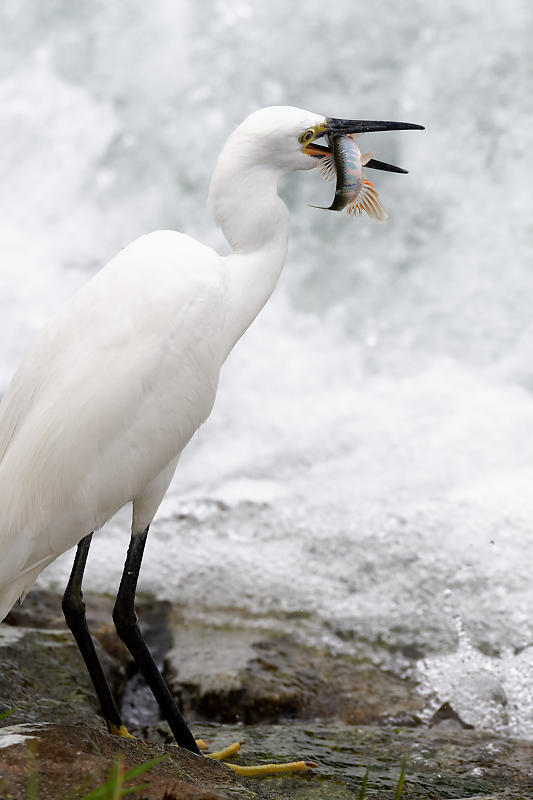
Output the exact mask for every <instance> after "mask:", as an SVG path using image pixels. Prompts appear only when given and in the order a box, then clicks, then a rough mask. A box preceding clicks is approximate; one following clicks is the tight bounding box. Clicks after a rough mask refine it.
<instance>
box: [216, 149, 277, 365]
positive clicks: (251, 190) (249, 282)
mask: <svg viewBox="0 0 533 800" xmlns="http://www.w3.org/2000/svg"><path fill="white" fill-rule="evenodd" d="M225 155H226V156H227V154H225V152H224V151H223V153H222V155H221V157H220V159H219V162H218V164H217V167H216V169H215V172H214V175H213V179H212V181H211V188H210V191H209V205H210V207H211V210H212V212H213V215H214V217H215V220H216V222H217V224H218V225H219V226H220V228H221V229H222V232H223V233H224V235H225V237H226V239H227V240H228V242H229V243H230V245H231V248H232V253H231V254H230V255H228V256H224V257H223V258H222V262H223V269H224V273H225V278H226V281H227V288H228V306H229V308H228V314H227V326H226V335H225V337H224V339H225V341H224V349H226V350H227V353H229V351H230V350H231V348H232V347H233V345H234V344H235V342H236V341H237V339H239V338H240V337H241V336H242V334H243V333H244V331H245V330H246V329H247V328H248V326H249V325H250V324H251V322H252V321H253V320H254V319H255V317H256V316H257V314H258V313H259V311H260V310H261V308H262V307H263V306H264V304H265V303H266V301H267V300H268V298H269V297H270V295H271V294H272V292H273V290H274V287H275V286H276V283H277V280H278V278H279V275H280V272H281V270H282V267H283V264H284V263H285V259H286V257H287V244H288V236H289V220H288V211H287V207H286V206H285V203H284V202H283V201H282V200H281V198H280V197H279V195H278V192H277V184H278V180H279V179H280V178H281V177H282V174H283V173H282V172H276V171H275V170H272V169H267V168H265V167H263V166H258V165H256V164H255V165H254V164H253V163H248V164H245V163H243V162H242V160H241V161H240V162H239V163H236V162H235V161H233V160H232V159H231V158H227V157H226V158H224V156H225ZM226 339H227V341H226ZM227 353H226V355H227Z"/></svg>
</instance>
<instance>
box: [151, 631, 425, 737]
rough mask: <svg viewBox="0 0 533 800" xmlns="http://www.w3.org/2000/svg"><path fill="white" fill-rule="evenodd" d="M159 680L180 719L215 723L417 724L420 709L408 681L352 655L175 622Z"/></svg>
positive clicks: (269, 636) (263, 635)
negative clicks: (319, 721) (169, 691)
mask: <svg viewBox="0 0 533 800" xmlns="http://www.w3.org/2000/svg"><path fill="white" fill-rule="evenodd" d="M166 677H167V679H168V682H169V684H170V686H171V688H172V690H173V692H174V693H175V694H176V696H178V697H179V698H180V700H181V703H182V705H183V708H184V711H185V713H186V714H188V715H191V714H193V715H195V716H200V717H201V718H204V719H209V720H217V721H219V722H237V721H241V722H244V723H245V724H250V723H256V722H277V721H280V720H284V719H314V718H321V719H333V718H336V719H340V720H342V721H343V722H346V723H349V724H366V723H371V722H380V723H382V724H387V723H390V724H395V725H416V724H418V722H419V720H418V717H417V713H418V712H419V710H421V708H422V705H423V701H422V700H421V699H420V698H419V697H418V696H417V695H416V693H415V691H414V686H413V685H411V684H410V683H409V682H408V681H405V680H401V679H399V678H397V677H395V676H393V675H389V674H387V673H385V672H383V671H381V670H379V669H378V668H377V667H375V666H373V665H372V664H369V663H367V662H362V661H360V660H358V659H357V658H356V657H354V656H348V655H335V654H334V653H332V652H331V651H330V650H328V649H327V648H323V649H319V648H311V647H306V646H305V645H303V644H301V643H298V642H297V641H296V640H295V639H294V638H291V637H289V636H288V635H281V636H280V635H276V634H268V633H265V632H264V631H263V632H261V631H259V632H258V631H255V630H253V629H250V628H247V627H229V626H225V627H219V628H217V627H215V626H212V625H209V623H205V622H202V623H192V622H189V623H187V624H185V623H182V624H181V625H180V624H178V625H176V627H175V643H174V647H173V648H172V650H171V651H170V653H169V654H168V656H167V660H166Z"/></svg>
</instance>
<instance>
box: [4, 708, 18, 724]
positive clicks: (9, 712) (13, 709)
mask: <svg viewBox="0 0 533 800" xmlns="http://www.w3.org/2000/svg"><path fill="white" fill-rule="evenodd" d="M15 711H18V708H10V709H9V711H4V712H2V714H0V722H1V721H2V720H3V719H6V717H10V716H11V714H14V713H15Z"/></svg>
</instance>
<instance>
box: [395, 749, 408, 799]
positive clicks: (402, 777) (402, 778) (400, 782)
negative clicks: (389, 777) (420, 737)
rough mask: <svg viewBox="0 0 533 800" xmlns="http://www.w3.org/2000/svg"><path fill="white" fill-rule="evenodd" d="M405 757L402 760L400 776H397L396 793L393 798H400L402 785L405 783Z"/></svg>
mask: <svg viewBox="0 0 533 800" xmlns="http://www.w3.org/2000/svg"><path fill="white" fill-rule="evenodd" d="M405 770H406V765H405V757H404V759H403V761H402V771H401V772H400V777H399V778H398V786H397V787H396V793H395V795H394V800H400V798H401V796H402V792H403V785H404V783H405Z"/></svg>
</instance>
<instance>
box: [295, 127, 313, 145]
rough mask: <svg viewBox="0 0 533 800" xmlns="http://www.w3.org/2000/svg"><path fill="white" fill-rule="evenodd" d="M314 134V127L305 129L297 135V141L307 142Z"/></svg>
mask: <svg viewBox="0 0 533 800" xmlns="http://www.w3.org/2000/svg"><path fill="white" fill-rule="evenodd" d="M314 135H315V131H314V129H313V128H308V129H307V130H306V131H304V132H303V133H301V134H300V136H298V141H299V142H300V144H307V142H310V141H311V139H312V138H313V136H314Z"/></svg>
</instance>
